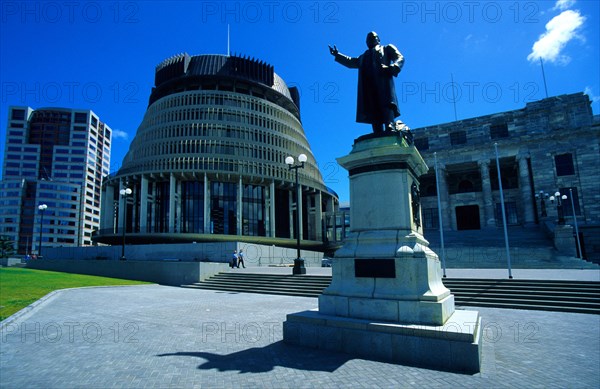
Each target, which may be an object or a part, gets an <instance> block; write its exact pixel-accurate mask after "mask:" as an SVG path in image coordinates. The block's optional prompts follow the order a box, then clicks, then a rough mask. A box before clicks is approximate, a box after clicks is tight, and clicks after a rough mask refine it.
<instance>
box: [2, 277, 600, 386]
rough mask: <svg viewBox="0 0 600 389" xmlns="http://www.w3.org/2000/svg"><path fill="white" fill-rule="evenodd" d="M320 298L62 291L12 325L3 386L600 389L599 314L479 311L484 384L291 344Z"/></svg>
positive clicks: (7, 325)
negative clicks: (293, 329)
mask: <svg viewBox="0 0 600 389" xmlns="http://www.w3.org/2000/svg"><path fill="white" fill-rule="evenodd" d="M315 308H317V299H315V298H306V297H288V296H274V295H259V294H252V293H230V292H218V291H209V290H193V289H183V288H176V287H167V286H159V285H144V286H127V287H104V288H81V289H71V290H64V291H59V292H54V293H52V294H51V295H50V296H47V297H46V298H44V299H43V300H41V301H40V302H38V303H37V304H36V305H35V306H34V307H32V308H28V309H26V310H24V311H22V312H21V313H20V314H17V315H16V316H13V317H11V318H9V319H8V320H6V321H5V322H3V327H2V334H1V336H2V339H1V344H0V345H1V351H0V371H1V374H0V387H1V388H81V387H85V388H184V387H185V388H191V387H202V388H205V387H206V388H221V387H225V388H245V387H251V388H302V387H305V388H306V387H310V388H339V387H347V388H361V387H365V388H367V387H368V388H373V387H385V388H405V387H415V388H428V387H444V388H446V387H475V388H482V387H489V388H497V387H543V388H547V387H557V388H564V387H569V388H598V387H599V385H600V369H599V367H600V337H599V334H600V316H599V315H587V314H575V313H558V312H541V311H525V310H509V309H490V308H481V309H478V310H479V311H480V313H481V315H482V317H483V328H484V332H483V351H482V369H481V372H480V373H478V374H475V375H465V374H456V373H449V372H441V371H434V370H428V369H422V368H417V367H410V366H401V365H394V364H389V363H383V362H378V361H372V360H364V359H358V358H353V357H352V356H349V355H345V354H340V353H333V352H326V351H317V350H313V349H306V348H301V347H295V346H289V345H286V344H284V343H283V342H282V322H283V321H284V320H285V318H286V314H287V313H291V312H298V311H303V310H307V309H315Z"/></svg>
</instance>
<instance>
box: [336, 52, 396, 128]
mask: <svg viewBox="0 0 600 389" xmlns="http://www.w3.org/2000/svg"><path fill="white" fill-rule="evenodd" d="M335 60H336V61H337V62H339V63H340V64H342V65H344V66H346V67H348V68H354V69H358V94H357V100H356V121H357V122H358V123H369V124H383V123H387V122H388V121H389V120H393V119H394V118H396V117H398V116H400V110H399V109H398V99H397V98H396V87H395V85H394V78H393V77H395V76H397V75H398V73H399V72H400V69H402V66H403V65H404V57H403V56H402V54H401V53H400V51H398V49H397V48H396V47H395V46H394V45H386V46H381V45H377V46H376V47H374V48H373V49H368V50H366V51H365V52H364V53H363V54H362V55H361V56H359V57H348V56H346V55H343V54H340V53H338V54H337V55H336V56H335ZM381 65H387V66H391V67H392V69H391V70H390V72H393V75H392V74H389V73H388V74H386V73H385V72H384V71H383V69H381ZM390 110H391V111H392V113H393V115H394V116H393V118H390V117H389V114H388V112H389V111H390Z"/></svg>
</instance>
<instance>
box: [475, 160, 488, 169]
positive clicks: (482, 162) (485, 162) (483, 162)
mask: <svg viewBox="0 0 600 389" xmlns="http://www.w3.org/2000/svg"><path fill="white" fill-rule="evenodd" d="M477 165H478V166H479V168H485V167H490V160H489V159H488V160H480V161H477Z"/></svg>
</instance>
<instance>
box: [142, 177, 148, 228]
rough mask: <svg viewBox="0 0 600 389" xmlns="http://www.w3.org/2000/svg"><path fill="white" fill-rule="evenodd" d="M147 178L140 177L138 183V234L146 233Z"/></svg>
mask: <svg viewBox="0 0 600 389" xmlns="http://www.w3.org/2000/svg"><path fill="white" fill-rule="evenodd" d="M147 224H148V178H147V177H146V176H145V175H142V180H141V183H140V232H142V233H145V232H148V226H147Z"/></svg>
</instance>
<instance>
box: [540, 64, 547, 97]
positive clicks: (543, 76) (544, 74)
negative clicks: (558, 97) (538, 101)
mask: <svg viewBox="0 0 600 389" xmlns="http://www.w3.org/2000/svg"><path fill="white" fill-rule="evenodd" d="M540 65H541V66H542V78H543V79H544V90H545V91H546V98H548V87H547V86H546V73H544V61H542V57H540Z"/></svg>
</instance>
